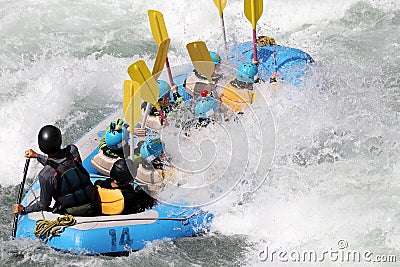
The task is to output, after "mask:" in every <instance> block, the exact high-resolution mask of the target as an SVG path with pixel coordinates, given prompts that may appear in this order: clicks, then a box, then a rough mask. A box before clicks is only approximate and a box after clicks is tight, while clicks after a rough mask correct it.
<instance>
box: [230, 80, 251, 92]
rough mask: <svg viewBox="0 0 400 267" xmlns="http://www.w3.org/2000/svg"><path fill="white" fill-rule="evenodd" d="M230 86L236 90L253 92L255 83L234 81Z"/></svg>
mask: <svg viewBox="0 0 400 267" xmlns="http://www.w3.org/2000/svg"><path fill="white" fill-rule="evenodd" d="M230 84H231V85H232V86H233V87H235V88H240V89H247V90H253V84H254V83H253V82H241V81H239V80H237V79H234V80H232V81H231V82H230Z"/></svg>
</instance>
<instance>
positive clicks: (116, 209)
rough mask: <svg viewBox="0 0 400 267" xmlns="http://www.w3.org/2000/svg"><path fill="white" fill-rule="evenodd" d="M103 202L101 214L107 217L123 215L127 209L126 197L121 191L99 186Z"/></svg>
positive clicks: (98, 189)
mask: <svg viewBox="0 0 400 267" xmlns="http://www.w3.org/2000/svg"><path fill="white" fill-rule="evenodd" d="M97 191H98V192H99V196H100V201H101V213H103V214H106V215H116V214H121V213H122V212H123V211H124V208H125V202H124V196H123V195H122V191H121V190H120V189H107V188H102V187H100V186H97Z"/></svg>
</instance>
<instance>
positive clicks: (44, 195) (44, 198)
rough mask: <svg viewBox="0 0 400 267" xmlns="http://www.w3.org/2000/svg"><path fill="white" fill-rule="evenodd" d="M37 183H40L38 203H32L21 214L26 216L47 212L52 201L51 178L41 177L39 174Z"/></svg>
mask: <svg viewBox="0 0 400 267" xmlns="http://www.w3.org/2000/svg"><path fill="white" fill-rule="evenodd" d="M39 183H40V200H39V201H38V202H35V203H33V204H32V205H29V206H27V207H25V208H24V209H23V210H22V211H21V214H27V213H30V212H35V211H41V210H43V211H47V210H49V207H50V204H51V200H52V192H53V187H52V184H51V177H43V176H42V175H41V174H39Z"/></svg>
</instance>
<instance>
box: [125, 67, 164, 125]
mask: <svg viewBox="0 0 400 267" xmlns="http://www.w3.org/2000/svg"><path fill="white" fill-rule="evenodd" d="M128 74H129V76H130V77H131V79H132V80H133V81H136V82H137V83H139V84H140V95H141V98H142V99H143V100H144V101H146V102H147V103H151V104H153V105H154V106H155V107H156V108H157V110H158V112H159V114H160V116H161V118H162V120H163V121H164V123H165V125H166V126H168V121H167V119H166V118H165V116H164V113H163V112H162V110H161V108H160V105H159V104H158V95H159V89H158V84H157V81H156V80H155V79H154V77H153V76H152V75H151V73H150V70H149V68H148V67H147V65H146V63H145V62H144V61H143V60H139V61H136V62H135V63H133V64H132V65H130V66H129V67H128Z"/></svg>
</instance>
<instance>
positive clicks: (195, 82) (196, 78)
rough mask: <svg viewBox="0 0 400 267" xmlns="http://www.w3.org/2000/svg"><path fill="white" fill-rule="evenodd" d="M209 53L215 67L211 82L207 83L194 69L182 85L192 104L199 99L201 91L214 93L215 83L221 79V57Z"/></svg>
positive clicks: (211, 52)
mask: <svg viewBox="0 0 400 267" xmlns="http://www.w3.org/2000/svg"><path fill="white" fill-rule="evenodd" d="M209 53H210V56H211V59H212V61H213V63H214V65H215V70H214V73H213V74H212V76H211V77H212V81H211V82H210V81H208V80H207V78H206V77H205V76H203V75H201V74H200V73H199V72H198V71H197V70H196V69H194V70H193V71H192V72H191V73H189V75H188V77H187V79H186V80H185V81H184V83H183V87H184V88H185V90H186V92H187V93H188V94H189V95H190V96H191V97H192V101H193V102H195V101H196V100H197V99H198V98H199V97H200V95H201V92H202V91H203V90H207V91H209V92H215V89H216V83H217V82H218V81H220V80H221V79H222V77H223V75H222V74H221V73H222V71H221V57H220V56H219V55H218V54H217V53H216V52H213V51H210V52H209ZM216 97H217V96H216Z"/></svg>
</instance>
